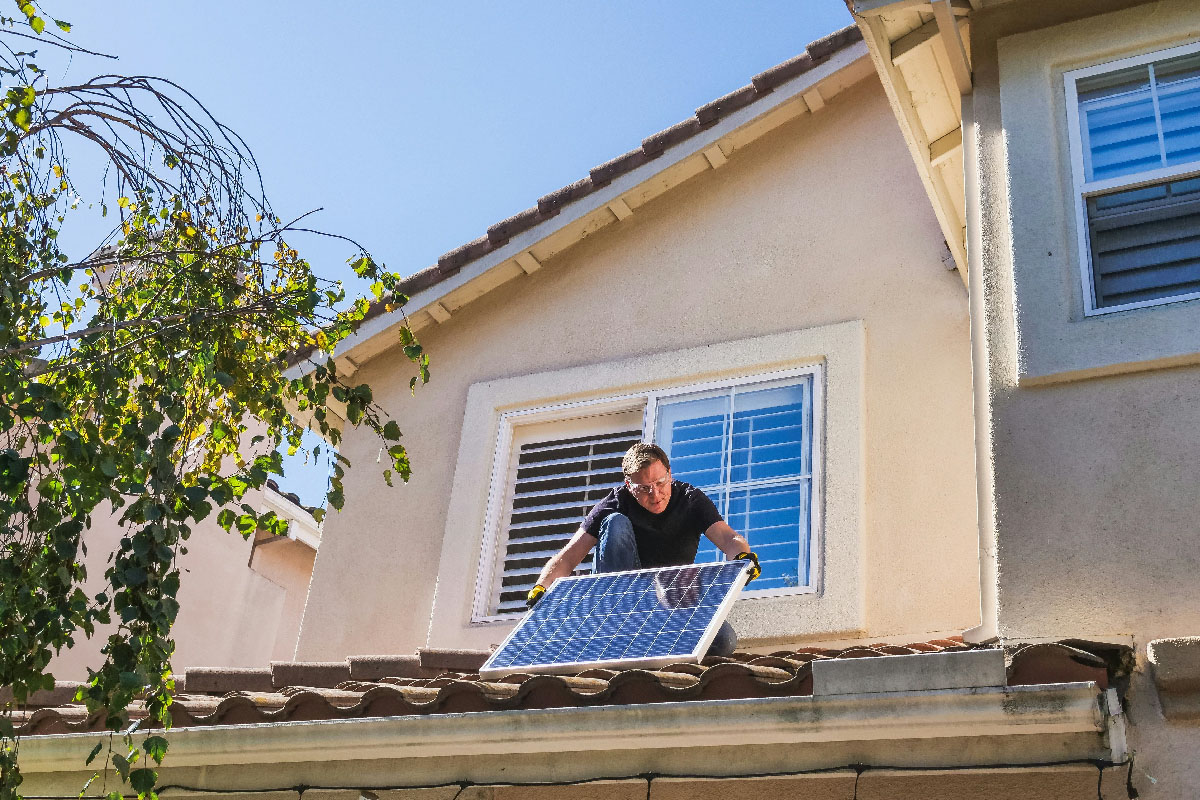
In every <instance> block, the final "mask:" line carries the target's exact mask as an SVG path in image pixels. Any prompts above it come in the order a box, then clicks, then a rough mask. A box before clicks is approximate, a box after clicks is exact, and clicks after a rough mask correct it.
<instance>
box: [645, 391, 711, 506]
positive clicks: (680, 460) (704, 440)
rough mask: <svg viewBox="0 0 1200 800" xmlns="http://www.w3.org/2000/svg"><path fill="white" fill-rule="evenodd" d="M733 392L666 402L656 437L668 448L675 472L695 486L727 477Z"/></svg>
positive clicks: (679, 477)
mask: <svg viewBox="0 0 1200 800" xmlns="http://www.w3.org/2000/svg"><path fill="white" fill-rule="evenodd" d="M728 411H729V396H728V395H721V396H719V397H704V398H699V399H695V400H678V401H675V402H670V403H663V404H662V405H661V406H660V407H659V411H658V423H657V430H656V431H655V435H654V441H656V442H657V443H658V446H659V447H661V448H662V449H663V450H666V451H667V455H668V456H669V457H670V459H671V474H672V475H673V476H674V477H675V478H676V479H678V480H681V481H686V482H687V483H690V484H692V485H693V486H716V485H718V484H720V483H721V481H722V480H724V475H723V466H724V459H723V456H724V452H725V438H726V431H725V425H726V416H727V415H728Z"/></svg>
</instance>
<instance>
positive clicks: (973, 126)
mask: <svg viewBox="0 0 1200 800" xmlns="http://www.w3.org/2000/svg"><path fill="white" fill-rule="evenodd" d="M961 111H962V113H961V117H962V137H963V143H962V152H963V188H964V190H965V193H966V218H967V293H968V296H969V301H968V302H969V307H970V314H971V382H972V397H973V406H974V417H975V481H976V490H975V492H976V505H977V508H978V517H977V520H978V521H977V528H978V536H979V625H978V626H977V627H974V628H971V629H970V630H967V631H964V632H963V639H965V640H966V641H967V642H974V643H978V642H988V641H992V640H994V639H997V638H999V635H1000V630H999V610H1000V597H999V591H1000V589H999V582H998V581H999V568H998V564H997V553H996V504H995V488H996V481H995V468H994V465H993V462H992V456H993V447H992V444H993V443H992V405H991V395H990V389H989V387H990V384H991V367H990V363H989V359H988V348H987V341H988V336H987V303H986V301H985V299H984V293H985V292H984V276H983V198H982V196H981V194H980V193H981V191H982V186H981V181H980V176H979V159H980V152H979V128H978V125H977V123H976V120H975V95H974V94H969V95H963V97H962V106H961Z"/></svg>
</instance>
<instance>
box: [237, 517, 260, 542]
mask: <svg viewBox="0 0 1200 800" xmlns="http://www.w3.org/2000/svg"><path fill="white" fill-rule="evenodd" d="M237 529H238V533H240V534H241V535H242V536H243V537H247V538H248V537H250V536H252V535H253V534H254V532H255V531H256V530H258V518H257V517H256V516H254V515H253V514H242V515H241V516H239V517H238V518H237Z"/></svg>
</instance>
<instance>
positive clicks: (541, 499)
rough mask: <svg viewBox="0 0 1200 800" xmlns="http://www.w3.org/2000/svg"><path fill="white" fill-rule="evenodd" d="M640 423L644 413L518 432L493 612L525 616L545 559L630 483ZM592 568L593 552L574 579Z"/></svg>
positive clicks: (575, 421)
mask: <svg viewBox="0 0 1200 800" xmlns="http://www.w3.org/2000/svg"><path fill="white" fill-rule="evenodd" d="M641 424H642V414H641V412H640V411H637V412H629V413H622V414H611V415H606V416H603V417H594V418H590V419H583V420H564V421H562V422H556V423H550V424H542V425H537V426H529V427H528V428H527V429H525V430H519V431H518V432H517V433H516V434H515V436H514V441H513V456H512V463H511V465H510V469H509V481H508V496H507V500H506V503H505V509H504V531H503V532H504V539H503V542H504V546H503V552H502V556H501V560H500V563H499V564H498V566H497V571H498V573H499V574H498V575H497V577H496V580H495V581H494V586H495V589H494V592H493V606H492V613H494V614H510V613H518V612H522V611H524V610H525V595H526V593H528V591H529V590H530V589H531V588H533V584H534V582H535V581H536V579H537V576H538V573H540V572H541V570H542V567H543V566H544V565H545V563H546V561H547V560H548V559H549V558H550V557H551V556H552V555H554V554H555V553H557V552H558V551H559V550H561V549H562V547H563V546H564V545H565V544H566V543H567V541H568V540H569V539H570V538H571V536H572V535H573V534H574V533H575V531H576V530H577V529H578V528H579V524H580V523H581V522H582V521H583V518H584V517H585V516H586V515H587V512H588V511H590V510H591V508H592V506H594V505H595V504H596V503H597V502H599V501H600V500H601V499H602V498H603V497H604V495H606V494H607V493H608V491H609V490H610V489H612V488H613V487H614V486H616V485H618V484H620V483H621V481H622V480H623V477H622V475H621V459H622V457H623V456H624V455H625V451H626V450H628V449H629V447H630V446H631V445H633V444H634V443H636V442H639V441H641V438H642V427H641ZM591 565H592V554H589V555H588V557H587V558H586V559H585V560H584V561H583V563H581V564H580V565H579V567H578V569H577V570H576V571H575V574H583V573H587V572H590V571H591Z"/></svg>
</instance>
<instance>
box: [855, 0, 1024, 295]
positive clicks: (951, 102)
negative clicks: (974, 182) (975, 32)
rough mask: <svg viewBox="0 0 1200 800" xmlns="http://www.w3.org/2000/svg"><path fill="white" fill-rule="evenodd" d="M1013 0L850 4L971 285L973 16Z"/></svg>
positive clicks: (859, 0) (957, 261) (945, 232)
mask: <svg viewBox="0 0 1200 800" xmlns="http://www.w3.org/2000/svg"><path fill="white" fill-rule="evenodd" d="M1000 2H1007V0H992V2H984V0H970V2H968V0H935V2H914V1H913V0H899V2H896V1H895V0H893V1H892V2H880V1H878V0H847V6H848V7H849V8H850V11H851V13H852V14H854V19H855V23H856V24H857V25H858V27H859V29H860V30H861V31H862V33H863V37H864V39H865V40H866V43H867V48H868V50H869V51H870V53H871V60H872V61H873V62H874V64H875V69H876V72H877V73H878V75H879V78H880V80H881V82H882V83H883V86H884V90H885V92H886V93H887V96H888V101H889V102H890V104H891V106H892V111H893V113H894V114H895V116H896V121H897V122H898V123H899V125H900V130H901V133H902V134H903V135H904V139H905V142H906V143H907V144H908V147H909V151H910V153H911V155H912V158H913V163H914V164H915V165H916V168H917V173H918V174H919V175H920V177H921V181H922V183H923V184H924V186H925V191H926V194H928V196H929V200H930V202H931V204H932V205H933V210H934V214H935V216H936V217H937V220H938V224H939V225H940V227H941V229H942V235H943V236H945V238H946V245H947V247H949V249H950V253H951V255H952V256H953V259H954V262H955V265H956V266H957V268H958V270H959V273H960V275H961V276H962V278H963V281H964V283H965V281H966V275H967V253H966V186H965V182H964V172H963V166H964V162H963V147H962V143H963V131H962V98H963V96H964V95H969V94H970V92H971V82H972V77H971V49H970V13H971V11H972V10H975V9H978V8H982V7H984V6H990V5H998V4H999V3H1000Z"/></svg>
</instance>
